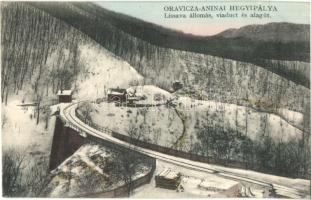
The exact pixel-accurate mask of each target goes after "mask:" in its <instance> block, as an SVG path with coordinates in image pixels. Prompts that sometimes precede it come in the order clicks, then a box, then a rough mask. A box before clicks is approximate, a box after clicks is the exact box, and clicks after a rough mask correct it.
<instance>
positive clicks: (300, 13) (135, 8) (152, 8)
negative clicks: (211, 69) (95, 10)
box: [96, 1, 310, 35]
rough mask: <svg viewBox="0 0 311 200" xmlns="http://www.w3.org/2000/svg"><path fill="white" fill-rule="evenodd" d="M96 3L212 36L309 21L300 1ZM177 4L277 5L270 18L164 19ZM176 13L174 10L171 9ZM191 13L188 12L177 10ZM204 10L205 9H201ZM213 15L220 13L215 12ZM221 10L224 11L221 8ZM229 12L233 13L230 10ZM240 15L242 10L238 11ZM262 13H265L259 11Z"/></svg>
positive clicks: (173, 27)
mask: <svg viewBox="0 0 311 200" xmlns="http://www.w3.org/2000/svg"><path fill="white" fill-rule="evenodd" d="M96 3H97V4H99V5H101V6H103V7H104V8H107V9H109V10H113V11H116V12H120V13H123V14H127V15H130V16H133V17H136V18H140V19H143V20H145V21H148V22H152V23H156V24H159V25H162V26H165V27H169V28H172V29H177V30H181V31H183V32H185V33H192V34H196V35H213V34H216V33H219V32H221V31H223V30H225V29H228V28H239V27H241V26H244V25H248V24H263V23H269V22H292V23H301V24H309V23H310V22H309V16H310V15H309V10H310V8H309V6H310V4H309V3H303V2H261V3H256V2H254V1H253V2H246V1H244V2H237V1H235V2H228V1H227V2H219V1H217V2H213V1H207V2H152V1H143V2H111V1H105V2H96ZM180 5H193V6H210V5H215V6H220V5H221V6H226V8H228V7H229V6H230V5H240V6H241V5H257V6H258V5H262V6H276V8H277V10H278V11H277V12H270V16H271V18H268V19H267V18H266V19H258V18H249V17H247V18H243V19H242V18H241V17H239V18H216V17H214V18H213V19H209V18H203V19H200V18H195V19H191V18H187V19H176V18H174V19H172V18H164V13H165V11H164V7H165V6H180ZM166 13H167V12H166ZM170 13H171V14H172V13H177V12H170ZM179 13H184V14H187V15H188V14H190V13H191V12H179ZM200 13H206V12H200ZM210 13H213V14H214V16H215V15H216V14H218V13H220V12H218V11H214V12H210ZM222 13H224V14H225V13H227V11H224V12H222ZM231 13H232V12H231ZM238 13H239V14H240V13H241V12H238ZM244 13H246V14H252V13H254V11H248V12H247V11H244ZM262 13H265V12H262Z"/></svg>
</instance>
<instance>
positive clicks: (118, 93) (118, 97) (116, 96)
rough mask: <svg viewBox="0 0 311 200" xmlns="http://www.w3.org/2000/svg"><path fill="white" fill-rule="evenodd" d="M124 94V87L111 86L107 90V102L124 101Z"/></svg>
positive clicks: (125, 93)
mask: <svg viewBox="0 0 311 200" xmlns="http://www.w3.org/2000/svg"><path fill="white" fill-rule="evenodd" d="M126 95H127V92H126V89H122V88H111V89H109V91H108V102H125V101H126Z"/></svg>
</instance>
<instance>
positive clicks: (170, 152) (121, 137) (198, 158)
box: [76, 110, 247, 169]
mask: <svg viewBox="0 0 311 200" xmlns="http://www.w3.org/2000/svg"><path fill="white" fill-rule="evenodd" d="M76 116H77V117H78V118H79V119H80V120H81V121H84V122H85V123H86V124H88V125H89V126H91V127H93V128H94V129H97V130H99V131H102V132H105V133H108V134H109V135H111V136H113V137H115V138H117V139H119V140H122V141H125V142H128V143H130V144H133V145H135V146H139V147H142V148H146V149H150V150H153V151H157V152H160V153H164V154H168V155H172V156H176V157H180V158H185V159H189V160H193V161H199V162H204V163H209V164H220V165H224V166H228V167H234V168H242V169H246V168H247V163H245V162H241V161H236V160H231V159H220V158H213V157H210V156H202V155H198V154H193V153H188V152H185V151H180V150H176V149H172V148H169V147H164V146H160V145H157V144H152V143H148V142H144V141H141V140H138V139H135V138H131V137H129V136H127V135H123V134H120V133H117V132H115V131H112V130H110V129H107V128H105V127H101V126H99V125H98V124H95V123H94V122H91V121H89V120H84V118H83V116H82V115H81V114H80V113H79V112H78V111H77V110H76Z"/></svg>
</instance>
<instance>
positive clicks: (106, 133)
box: [60, 102, 308, 199]
mask: <svg viewBox="0 0 311 200" xmlns="http://www.w3.org/2000/svg"><path fill="white" fill-rule="evenodd" d="M79 103H81V102H77V103H72V104H70V105H68V106H65V107H64V108H63V109H61V111H60V118H61V119H62V120H63V122H64V123H65V125H66V126H68V127H71V128H73V129H74V130H76V131H77V132H79V133H80V135H82V136H83V137H87V135H92V136H94V137H96V138H99V139H102V140H105V141H108V142H111V143H113V144H115V145H119V146H122V147H124V148H128V149H132V150H134V151H137V152H140V153H142V154H145V155H148V156H150V157H153V158H156V159H158V160H161V161H164V162H168V163H171V164H174V165H178V166H181V167H184V168H187V169H191V170H196V171H201V172H207V173H213V174H215V175H217V176H220V177H223V178H227V179H231V180H236V181H240V182H244V183H248V184H255V185H258V186H261V187H264V188H265V189H267V190H268V191H270V195H275V196H278V197H285V198H295V199H296V198H304V197H305V196H307V195H308V194H307V192H306V191H300V190H298V189H295V188H289V187H286V186H282V185H279V184H275V183H270V182H267V181H262V180H257V179H255V178H250V177H246V176H241V175H239V174H235V173H233V172H230V171H226V170H221V169H217V168H214V167H212V166H207V165H208V164H205V163H199V162H195V161H191V160H187V159H184V158H179V157H175V156H171V155H167V154H163V153H159V152H157V151H153V150H150V149H146V148H142V147H138V146H134V145H133V144H130V143H127V142H125V141H123V140H119V139H117V138H114V137H113V136H111V131H110V130H109V129H106V130H102V131H99V130H97V129H94V128H92V127H91V126H89V125H87V124H85V123H84V122H82V121H81V120H80V119H78V118H77V117H76V115H75V110H76V108H77V106H78V104H79Z"/></svg>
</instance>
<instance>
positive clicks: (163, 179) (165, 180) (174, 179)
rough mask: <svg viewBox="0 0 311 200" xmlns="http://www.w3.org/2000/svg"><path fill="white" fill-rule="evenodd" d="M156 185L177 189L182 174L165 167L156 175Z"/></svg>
mask: <svg viewBox="0 0 311 200" xmlns="http://www.w3.org/2000/svg"><path fill="white" fill-rule="evenodd" d="M155 181H156V187H161V188H165V189H170V190H176V189H177V188H178V186H179V184H180V181H181V174H180V173H177V172H175V171H172V170H171V169H164V170H163V171H161V172H160V173H159V174H158V175H156V176H155Z"/></svg>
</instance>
